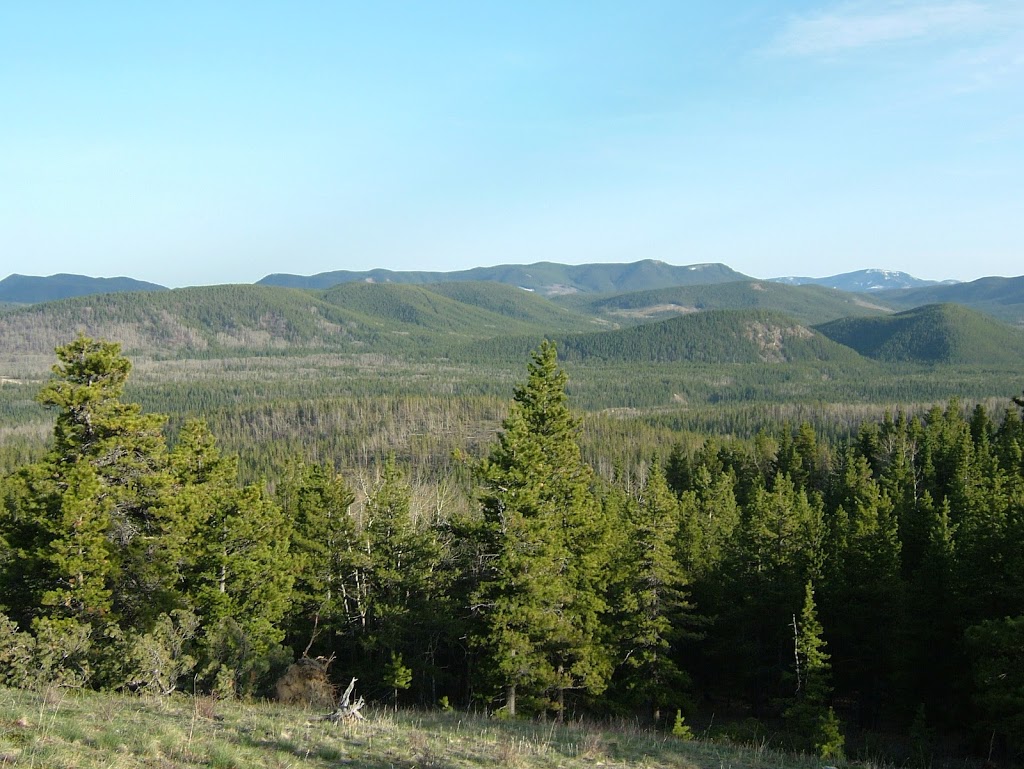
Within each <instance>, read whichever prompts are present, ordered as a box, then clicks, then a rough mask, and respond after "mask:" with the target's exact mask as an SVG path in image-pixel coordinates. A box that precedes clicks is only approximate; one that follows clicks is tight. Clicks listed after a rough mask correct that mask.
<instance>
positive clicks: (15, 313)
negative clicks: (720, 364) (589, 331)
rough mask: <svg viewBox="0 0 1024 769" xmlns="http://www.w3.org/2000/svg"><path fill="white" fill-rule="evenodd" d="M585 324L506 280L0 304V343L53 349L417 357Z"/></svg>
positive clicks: (235, 288)
mask: <svg viewBox="0 0 1024 769" xmlns="http://www.w3.org/2000/svg"><path fill="white" fill-rule="evenodd" d="M445 293H447V294H448V295H445ZM458 297H461V299H459V298H458ZM589 325H590V320H589V318H588V317H586V316H582V315H579V314H575V313H572V312H570V311H568V310H565V309H562V308H560V307H557V306H556V305H553V304H552V303H551V302H549V301H548V300H546V299H544V298H543V297H539V296H535V295H532V294H530V293H528V292H525V291H522V290H521V289H515V288H511V287H506V286H496V285H495V286H490V285H483V286H475V285H468V286H467V285H460V284H449V285H448V286H446V287H445V289H444V293H441V292H435V291H432V290H430V289H429V288H428V287H425V286H409V285H376V284H365V283H353V284H345V285H340V286H337V287H335V288H333V289H331V290H329V291H326V292H317V291H304V290H300V289H293V288H281V287H276V286H256V285H223V286H203V287H193V288H182V289H174V290H169V291H162V292H157V293H146V292H143V293H127V294H105V295H100V296H88V297H75V298H71V299H63V300H60V301H57V302H48V303H42V304H34V305H31V306H28V307H18V308H15V309H13V310H7V311H4V312H0V349H3V350H5V351H7V352H10V353H31V354H50V353H51V352H52V351H53V348H54V347H56V346H57V345H59V344H63V343H65V342H67V340H68V339H71V338H73V337H74V336H75V335H76V334H77V333H78V332H79V331H82V332H84V333H86V334H88V335H90V336H95V337H102V338H106V339H112V340H116V341H119V342H121V343H122V345H123V346H124V349H125V351H126V352H129V353H133V354H135V353H140V352H141V353H146V354H151V355H160V356H167V355H171V356H182V357H189V356H203V357H209V356H216V355H224V354H233V351H262V352H274V353H288V352H295V351H303V350H319V349H325V350H333V351H339V352H363V351H369V350H372V351H374V352H384V353H393V354H407V355H413V356H420V355H424V354H427V355H429V354H430V353H431V351H432V350H434V349H435V348H436V347H437V345H439V344H442V343H443V344H444V345H445V346H450V345H451V344H453V343H457V342H461V341H467V340H472V339H482V338H490V337H495V336H500V335H502V334H541V335H542V334H544V333H550V332H552V331H564V332H567V331H575V330H580V329H584V328H587V327H589Z"/></svg>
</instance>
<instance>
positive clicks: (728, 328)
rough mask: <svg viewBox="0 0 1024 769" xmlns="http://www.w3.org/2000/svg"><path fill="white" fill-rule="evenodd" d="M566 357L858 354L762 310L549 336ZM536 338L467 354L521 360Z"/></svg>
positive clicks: (661, 359) (729, 360) (846, 359)
mask: <svg viewBox="0 0 1024 769" xmlns="http://www.w3.org/2000/svg"><path fill="white" fill-rule="evenodd" d="M550 336H552V337H553V338H554V340H555V342H556V343H557V345H558V352H559V357H561V358H563V359H565V360H567V361H588V360H591V361H603V362H619V363H631V362H635V363H669V362H671V363H676V362H678V363H682V362H687V363H702V364H756V363H771V364H781V363H839V364H850V365H861V364H864V363H866V362H867V361H865V360H864V358H862V357H861V356H860V355H858V354H857V353H856V352H854V351H853V350H851V349H850V348H849V347H845V346H843V345H841V344H837V343H836V342H833V341H832V340H830V339H828V338H826V337H825V336H823V335H822V334H820V333H818V332H816V331H814V330H813V329H811V328H808V327H807V326H805V325H803V324H801V323H798V322H796V321H794V320H793V319H792V318H788V317H786V316H785V315H782V314H780V313H776V312H769V311H765V310H710V311H707V312H700V313H693V314H689V315H683V316H678V317H674V318H669V319H668V320H661V321H657V322H653V323H645V324H643V325H639V326H633V327H631V328H625V329H619V330H613V331H600V332H591V333H585V334H561V335H559V334H554V335H550ZM537 341H538V340H537V339H536V338H516V337H513V338H506V339H500V340H499V339H495V340H490V341H487V342H479V343H476V344H473V345H470V346H468V347H467V350H468V351H471V354H476V355H482V356H484V357H494V358H496V359H500V358H501V357H503V356H507V357H510V359H513V360H515V359H522V358H523V357H525V356H527V355H528V354H529V351H530V350H531V349H532V348H533V347H534V346H536V344H537Z"/></svg>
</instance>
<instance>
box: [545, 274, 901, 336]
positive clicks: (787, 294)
mask: <svg viewBox="0 0 1024 769" xmlns="http://www.w3.org/2000/svg"><path fill="white" fill-rule="evenodd" d="M554 301H556V302H557V303H558V304H560V305H562V306H564V307H568V308H572V309H575V310H578V311H580V312H585V313H588V314H591V315H594V316H597V317H599V318H603V319H605V320H607V321H609V322H610V323H614V324H617V325H632V324H636V323H648V322H650V321H652V320H659V319H665V318H670V317H672V316H675V315H682V314H686V313H692V312H700V311H703V310H742V309H762V310H771V311H775V312H780V313H782V314H784V315H787V316H789V317H790V318H793V319H794V320H797V321H800V322H801V323H807V324H811V325H813V324H816V323H824V322H825V321H829V320H835V319H836V318H844V317H847V316H854V315H878V314H881V313H884V312H891V311H892V309H893V308H892V307H891V306H889V305H887V304H886V303H885V302H884V301H883V299H882V298H881V297H879V298H875V297H864V296H861V295H858V294H847V293H843V292H842V291H835V290H833V289H828V288H822V287H821V286H787V285H784V284H782V283H772V282H769V281H735V282H732V283H717V284H713V285H701V286H668V287H663V288H657V289H651V290H647V291H633V292H629V293H623V294H614V295H611V296H609V295H601V296H590V295H583V294H576V295H571V296H563V297H555V299H554Z"/></svg>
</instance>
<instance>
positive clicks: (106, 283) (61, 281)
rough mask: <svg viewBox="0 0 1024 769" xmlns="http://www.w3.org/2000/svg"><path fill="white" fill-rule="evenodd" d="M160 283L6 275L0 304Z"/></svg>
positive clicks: (0, 282) (155, 287) (0, 289)
mask: <svg viewBox="0 0 1024 769" xmlns="http://www.w3.org/2000/svg"><path fill="white" fill-rule="evenodd" d="M166 290H167V289H166V288H165V287H164V286H159V285H157V284H156V283H147V282H146V281H144V280H135V279H134V278H90V277H87V276H85V275H68V274H66V273H61V274H58V275H50V276H49V277H45V278H44V277H38V276H33V275H8V276H7V277H6V278H4V279H3V280H0V304H2V303H9V304H34V303H36V302H52V301H54V300H56V299H67V298H69V297H73V296H87V295H89V294H113V293H121V292H125V291H166Z"/></svg>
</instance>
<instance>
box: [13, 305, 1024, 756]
mask: <svg viewBox="0 0 1024 769" xmlns="http://www.w3.org/2000/svg"><path fill="white" fill-rule="evenodd" d="M268 290H269V289H268ZM287 291H293V290H292V289H287ZM458 291H459V293H460V295H463V294H464V293H465V292H466V291H467V290H466V289H458ZM170 293H171V292H166V293H161V294H156V295H155V296H158V297H165V296H168V295H170ZM477 294H478V295H479V294H480V292H479V291H477ZM409 297H411V298H415V299H416V301H417V302H422V301H424V297H423V296H422V295H420V294H409ZM477 301H480V300H479V299H477ZM488 301H489V302H492V304H493V303H494V301H495V297H494V296H489V298H488ZM349 305H351V302H349ZM421 308H422V307H421ZM424 311H425V310H424ZM506 311H507V310H506ZM296 317H298V316H296ZM744 317H748V319H749V317H753V322H754V323H755V324H758V327H759V328H762V329H764V332H765V333H766V334H767V335H768V336H769V337H770V338H771V339H770V341H771V340H774V342H776V343H781V344H782V346H781V347H774V348H773V350H775V352H777V353H778V356H779V358H780V359H782V358H785V357H786V354H788V353H785V352H784V351H786V350H793V351H794V352H793V353H792V354H793V356H802V357H801V358H800V359H801V360H804V361H807V360H813V361H814V362H813V363H808V364H806V365H805V366H804V367H803V368H800V367H799V366H797V367H793V366H789V367H784V366H783V365H781V363H779V364H776V363H772V362H771V361H767V362H766V361H764V360H762V361H761V363H760V364H754V363H750V362H747V363H742V362H740V363H734V364H729V365H725V364H723V363H722V362H721V361H720V360H718V359H714V360H712V357H713V356H711V353H710V352H709V353H708V357H707V359H706V360H703V361H700V360H698V362H697V363H695V364H694V365H693V366H688V367H686V368H685V369H684V370H680V369H679V368H678V367H675V368H672V367H670V366H669V364H668V362H666V361H665V360H661V359H660V358H659V356H660V355H662V353H660V352H659V350H664V349H666V347H665V345H669V344H671V345H679V344H681V343H682V342H681V340H683V341H685V339H687V338H689V337H687V332H686V331H685V329H684V330H682V331H679V330H678V329H677V328H676V327H675V326H670V327H669V328H671V329H674V331H673V333H668V332H662V331H657V332H654V333H652V334H651V335H642V336H640V337H633V336H629V333H630V331H631V330H630V329H624V330H623V332H622V333H623V334H624V335H625V336H623V337H622V338H621V340H619V341H615V338H614V337H610V338H608V339H607V340H606V342H605V343H606V345H607V346H606V347H596V348H595V347H594V346H593V345H594V344H596V342H595V341H594V340H593V339H591V338H588V337H586V336H585V335H584V336H578V337H577V336H571V335H570V336H567V337H566V339H565V340H564V345H565V348H566V353H567V357H566V359H565V361H564V362H563V361H560V360H559V352H560V351H561V349H562V347H561V344H563V343H562V342H560V343H559V344H556V343H554V342H551V341H543V342H541V343H540V345H539V346H536V345H534V346H533V347H532V348H530V347H527V348H526V349H525V351H524V352H522V357H521V359H520V361H519V363H518V364H517V366H513V367H504V366H499V365H497V364H496V363H495V362H494V361H495V358H494V357H487V356H486V355H485V354H484V352H485V349H484V347H478V348H476V349H477V353H471V352H464V357H462V358H454V357H453V358H449V359H445V360H446V361H447V362H438V361H437V360H435V361H433V362H431V363H430V364H429V365H428V364H427V363H422V364H420V363H417V361H416V360H415V359H406V360H404V361H398V360H397V359H396V358H393V357H389V356H387V355H383V354H370V353H365V354H354V355H351V356H345V357H334V356H327V355H326V354H323V353H309V352H308V351H307V354H305V355H304V356H301V357H300V356H294V355H276V356H275V355H271V356H268V357H259V356H251V353H250V356H249V357H246V356H239V357H234V358H232V357H226V356H224V357H218V358H210V359H208V360H204V359H203V358H202V357H201V356H197V357H195V358H194V359H192V360H191V361H189V362H188V365H187V366H182V365H180V364H181V361H180V360H168V361H161V360H160V359H158V358H156V357H148V358H146V359H145V360H144V362H143V363H142V364H141V365H140V366H139V370H133V362H132V361H131V360H130V359H129V358H128V357H127V356H126V355H125V354H123V352H122V350H121V347H120V345H119V344H116V343H113V342H108V341H104V340H101V339H94V338H91V337H87V336H84V335H79V336H77V337H76V338H74V339H73V340H72V341H70V342H67V341H65V342H64V343H62V344H60V345H59V346H58V347H57V349H56V364H55V365H54V366H53V368H52V373H51V375H50V376H49V378H47V379H45V380H42V381H36V380H34V379H33V377H32V376H25V377H24V378H23V379H18V380H17V381H10V382H5V383H4V385H3V387H2V388H0V395H2V396H3V397H2V398H0V407H2V411H0V418H2V419H3V424H2V425H0V427H2V432H0V436H2V439H3V440H2V443H0V447H2V459H3V464H2V467H3V475H2V480H0V500H2V509H0V610H2V615H0V682H2V683H3V684H5V685H7V686H12V687H24V688H31V687H36V686H40V685H58V686H67V687H86V688H94V689H104V690H113V691H123V692H139V693H152V694H157V695H165V696H166V695H171V694H172V693H174V692H186V693H189V694H197V693H207V694H215V695H216V696H218V697H221V698H229V697H237V698H252V697H263V696H272V695H273V694H274V691H275V683H276V682H277V681H279V680H280V679H281V677H282V675H283V674H284V673H285V671H286V670H287V669H288V668H289V666H291V665H293V663H296V661H298V660H319V661H320V664H321V665H324V666H326V667H328V668H329V671H330V675H331V676H332V677H333V680H334V682H335V683H336V684H340V685H342V686H343V685H344V684H345V683H347V681H348V680H349V679H350V678H352V677H355V678H358V681H359V688H360V692H361V693H362V694H363V695H365V696H366V697H368V698H370V699H373V700H377V701H379V702H386V703H391V704H394V705H395V706H419V707H444V708H447V707H457V708H463V709H470V710H475V711H477V712H484V713H490V714H493V715H495V716H498V717H506V718H526V717H544V718H551V719H555V720H559V721H561V720H564V719H570V718H572V719H577V718H584V717H586V718H594V719H600V718H630V719H635V720H638V721H641V722H643V723H645V724H650V725H652V726H655V727H660V728H665V729H670V730H673V731H675V732H676V733H677V734H682V735H685V734H688V733H692V732H691V731H690V730H691V729H692V730H693V731H697V730H703V731H705V732H706V733H708V734H720V735H724V736H730V735H731V736H733V737H735V738H738V739H752V738H756V737H757V735H762V736H763V735H768V734H770V735H771V738H772V739H773V740H774V741H775V743H776V744H782V745H783V746H785V747H788V748H791V749H795V750H805V751H810V752H814V753H817V754H818V755H820V756H821V757H823V758H830V759H834V758H837V757H840V756H843V755H844V754H845V755H847V756H853V757H857V756H878V755H880V754H882V755H885V756H887V757H888V758H890V759H891V760H894V761H899V762H914V763H918V764H927V763H930V762H931V761H932V760H933V757H946V758H948V757H950V756H961V757H963V756H970V757H975V758H979V759H986V760H989V761H992V762H995V763H1000V764H1012V763H1014V762H1019V761H1020V760H1021V759H1022V757H1024V398H1021V397H1016V398H1011V397H1006V396H1003V397H998V396H996V395H992V394H991V393H994V392H995V393H998V392H1004V393H1005V392H1019V391H1020V388H1019V382H1020V378H1019V377H1018V378H1017V379H1016V382H1017V386H1016V389H1015V390H1010V389H1008V388H1009V387H1011V384H1010V383H1011V382H1013V381H1014V372H1013V371H1012V369H1009V368H1006V369H997V368H992V369H982V370H979V368H978V367H977V366H975V367H966V366H965V367H963V368H957V367H956V366H955V365H950V366H949V367H948V368H946V369H943V371H944V373H943V375H942V376H939V377H937V376H935V371H934V370H929V369H926V368H919V367H915V366H916V365H917V364H910V363H906V364H899V363H897V364H892V363H889V364H886V365H888V366H889V368H883V367H882V365H883V364H881V363H879V364H874V363H871V364H868V365H869V366H874V365H877V366H879V368H877V369H871V368H869V369H859V370H860V371H865V370H871V371H876V372H877V376H874V377H873V381H871V382H869V381H868V380H869V379H872V378H871V377H867V376H863V375H861V376H862V378H861V379H851V377H850V376H846V377H845V378H844V377H843V374H844V372H845V373H846V374H849V373H850V372H851V371H853V370H854V368H853V367H855V366H860V365H862V364H861V363H860V362H858V361H852V362H851V359H850V357H849V355H850V354H852V353H848V352H844V351H846V350H847V349H848V348H845V347H843V348H841V349H839V350H838V351H837V350H836V348H839V345H838V344H835V343H833V342H831V341H830V340H828V339H826V338H825V337H810V336H808V334H809V332H807V333H805V332H803V331H798V330H796V327H795V326H792V325H790V324H789V323H788V322H786V321H783V320H779V319H777V318H775V317H774V316H771V315H765V314H763V313H762V314H755V315H754V316H744ZM685 320H687V319H686V318H682V319H677V320H674V321H671V322H672V323H674V324H676V325H678V324H680V323H681V322H682V321H685ZM701 322H702V323H704V324H705V328H703V329H702V330H701V332H700V334H699V335H698V336H699V337H700V338H703V339H705V342H704V344H705V348H707V347H708V345H713V344H714V343H713V342H708V341H706V340H708V339H714V335H713V334H712V333H710V332H709V331H708V329H707V328H706V326H707V324H709V323H712V324H714V325H716V326H717V327H719V328H722V327H725V328H729V324H730V323H732V322H733V321H732V320H730V321H729V322H728V323H722V322H717V321H715V319H714V316H713V315H707V316H705V317H704V318H702V320H701ZM961 325H963V324H961ZM968 325H969V324H968ZM566 328H567V333H568V326H567V327H566ZM801 328H802V327H801ZM900 328H903V326H901V327H900ZM787 329H789V331H788V332H787V331H786V330H787ZM872 329H873V331H872V333H875V334H877V333H880V332H879V331H878V326H877V324H876V325H873V326H872ZM574 333H575V332H574ZM787 333H789V336H790V337H792V338H793V339H794V340H795V344H794V345H792V346H789V347H787V346H786V344H785V341H786V339H787V338H788V337H787V336H786V334H787ZM523 338H524V340H525V339H526V337H523ZM459 343H460V344H463V343H464V340H460V341H459ZM470 344H476V345H486V343H485V342H472V341H470ZM588 345H590V346H589V347H588ZM617 345H618V347H617ZM623 345H628V346H629V347H631V348H634V349H638V350H641V351H642V350H648V351H649V353H645V355H648V357H649V358H650V360H649V361H648V362H647V363H643V355H641V362H640V363H630V362H629V361H627V360H626V359H625V358H622V357H619V356H617V355H616V353H615V350H616V349H623V347H622V346H623ZM831 345H835V347H832V346H831ZM466 349H473V348H464V350H466ZM519 352H520V346H519V345H518V343H517V344H508V345H507V347H506V353H507V354H508V355H509V356H512V355H513V354H518V353H519ZM733 352H735V350H733ZM474 354H479V355H480V357H479V358H474V357H473V355H474ZM676 354H677V353H670V355H676ZM743 354H744V355H749V354H748V353H743ZM665 355H669V353H665ZM808 355H810V356H811V357H810V358H808V357H807V356H808ZM317 356H322V357H317ZM574 359H575V360H590V361H591V364H590V366H589V368H586V369H580V371H581V377H580V380H581V381H579V382H577V381H576V380H575V378H574V379H573V381H570V380H569V376H568V374H569V373H570V372H571V371H572V369H570V368H569V366H571V365H572V364H571V361H573V360H574ZM474 360H478V361H481V362H480V363H479V364H474V363H473V361H474ZM313 361H316V364H315V365H314V363H313ZM741 363H742V365H744V366H746V367H745V368H739V366H740V365H741ZM901 365H902V367H901ZM254 366H260V367H261V376H259V377H253V376H251V375H250V374H251V371H250V370H249V369H250V367H254ZM305 366H309V370H306V369H305V368H304V367H305ZM477 366H479V368H478V367H477ZM175 372H177V373H175ZM823 372H824V374H823ZM11 379H12V380H13V379H14V378H13V377H12V378H11ZM136 379H138V380H141V382H138V383H137V382H136ZM730 379H731V381H730ZM982 381H984V382H985V383H986V386H985V388H981V387H978V383H979V382H982ZM332 383H333V384H332ZM872 387H873V388H876V389H875V390H874V391H872V390H871V388H872ZM731 388H732V392H733V394H732V396H730V390H731ZM818 388H821V389H818ZM825 388H829V390H828V391H829V392H830V393H831V395H830V398H831V400H830V401H829V402H827V403H826V402H825V401H824V400H821V399H819V398H816V397H815V395H814V394H815V393H824V392H825V391H826V390H825ZM787 389H789V390H791V391H792V392H795V393H796V395H795V396H793V397H789V398H786V397H780V396H778V394H779V393H785V392H786V391H787ZM960 389H963V390H965V391H968V392H971V393H974V397H972V398H970V402H968V401H967V400H961V399H959V398H958V397H956V396H957V394H958V392H959V391H960ZM865 392H867V393H868V394H867V395H865ZM845 393H849V397H848V398H846V397H845ZM773 394H774V395H773ZM903 396H906V397H903ZM940 398H941V399H942V401H941V402H939V399H940ZM666 401H669V402H673V403H676V404H677V405H678V406H680V407H679V408H668V407H666V405H665V404H666ZM697 401H700V402H701V403H702V404H703V406H702V407H701V408H683V407H682V406H684V405H685V404H686V403H688V402H697ZM900 402H904V403H907V404H908V405H907V406H905V407H901V406H898V405H891V404H899V403H900ZM624 404H628V405H624ZM40 414H46V415H48V416H47V417H45V418H41V417H40ZM936 760H938V759H936Z"/></svg>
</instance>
